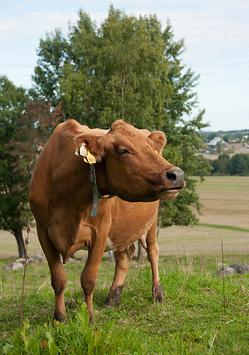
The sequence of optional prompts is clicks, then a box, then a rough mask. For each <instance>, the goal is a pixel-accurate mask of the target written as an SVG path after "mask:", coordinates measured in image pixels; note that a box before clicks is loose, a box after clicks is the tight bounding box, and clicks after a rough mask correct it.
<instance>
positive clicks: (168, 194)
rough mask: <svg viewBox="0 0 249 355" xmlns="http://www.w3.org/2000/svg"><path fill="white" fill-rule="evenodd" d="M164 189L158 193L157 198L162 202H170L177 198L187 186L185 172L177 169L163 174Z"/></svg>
mask: <svg viewBox="0 0 249 355" xmlns="http://www.w3.org/2000/svg"><path fill="white" fill-rule="evenodd" d="M163 185H164V186H163V187H161V188H160V189H159V190H158V191H157V197H158V198H159V199H161V200H170V199H173V198H175V197H176V196H177V194H178V192H179V191H180V190H181V189H183V188H184V187H185V185H186V183H185V180H184V172H183V171H182V170H181V169H180V168H177V167H174V168H172V169H170V170H167V171H165V172H164V173H163Z"/></svg>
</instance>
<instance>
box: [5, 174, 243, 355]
mask: <svg viewBox="0 0 249 355" xmlns="http://www.w3.org/2000/svg"><path fill="white" fill-rule="evenodd" d="M198 189H199V192H200V196H201V202H202V204H203V210H202V211H203V212H202V215H201V218H200V220H201V225H200V226H198V227H193V228H192V227H171V228H167V229H163V230H161V231H160V235H159V244H160V251H161V255H162V257H161V259H160V265H159V266H160V275H161V281H162V285H163V288H164V290H165V302H164V303H163V304H153V303H152V298H151V273H150V267H149V265H148V263H147V262H146V261H144V263H143V264H142V265H138V264H136V263H135V262H134V263H132V267H131V269H130V272H129V275H128V279H127V282H126V287H125V289H124V293H123V299H122V303H121V304H120V306H119V307H116V308H106V307H105V306H104V300H105V296H106V295H107V292H108V288H109V286H110V283H111V280H112V276H113V270H114V266H113V264H112V263H111V262H108V261H106V260H104V261H103V262H102V265H101V269H100V274H99V278H98V283H97V287H96V292H95V297H94V307H95V316H96V321H95V324H94V325H93V326H89V325H88V322H87V319H86V313H85V310H84V309H82V306H81V305H82V294H81V290H80V283H79V276H80V272H81V270H82V268H83V265H84V263H83V262H78V263H75V264H67V265H66V269H67V271H68V280H69V281H68V287H67V291H66V302H67V309H68V316H69V320H68V321H67V323H66V324H64V325H58V324H54V323H53V322H51V317H52V313H53V306H54V300H53V293H52V289H51V287H50V276H49V272H48V268H47V265H46V263H41V264H30V265H28V267H27V286H26V297H25V308H24V318H27V319H28V320H29V323H25V325H24V326H23V327H22V328H20V299H21V288H22V273H23V272H22V271H15V272H11V271H7V270H6V269H5V268H4V265H5V264H6V263H7V262H8V261H9V260H10V259H9V258H11V257H15V255H16V246H15V241H14V238H13V236H10V235H8V234H6V233H5V232H0V241H1V249H0V270H1V280H0V344H1V345H0V354H1V351H2V353H6V354H18V355H19V354H224V353H227V354H229V355H230V354H237V353H239V354H249V347H248V344H249V332H248V327H249V316H248V315H249V302H248V298H249V276H248V275H233V276H231V277H228V278H225V279H224V281H225V283H224V284H223V279H222V278H218V277H217V276H216V275H215V271H217V270H218V269H219V268H220V263H221V240H222V242H223V245H224V253H225V263H227V264H230V263H234V262H239V263H248V264H249V218H248V216H249V213H248V212H249V178H247V177H245V178H244V177H211V178H207V180H206V181H205V182H204V183H203V184H198ZM39 249H40V247H39V243H38V241H37V238H36V235H35V234H32V235H31V241H30V244H29V253H30V255H32V254H34V253H35V252H37V251H39ZM7 258H8V259H7ZM13 334H15V335H14V337H13Z"/></svg>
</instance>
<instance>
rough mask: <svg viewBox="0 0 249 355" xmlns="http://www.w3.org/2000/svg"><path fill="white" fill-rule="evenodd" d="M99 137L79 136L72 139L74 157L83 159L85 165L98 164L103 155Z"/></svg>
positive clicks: (91, 135) (90, 135)
mask: <svg viewBox="0 0 249 355" xmlns="http://www.w3.org/2000/svg"><path fill="white" fill-rule="evenodd" d="M100 138H101V136H97V135H93V134H79V135H77V136H76V137H74V144H75V146H76V152H75V154H76V155H79V156H81V157H82V158H83V160H84V161H85V162H86V163H89V164H94V163H96V162H100V161H101V158H102V156H103V155H104V149H103V146H102V144H101V140H100Z"/></svg>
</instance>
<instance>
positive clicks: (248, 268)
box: [230, 264, 249, 274]
mask: <svg viewBox="0 0 249 355" xmlns="http://www.w3.org/2000/svg"><path fill="white" fill-rule="evenodd" d="M230 267H232V268H233V269H234V270H236V272H237V273H238V274H247V273H249V265H247V264H231V265H230Z"/></svg>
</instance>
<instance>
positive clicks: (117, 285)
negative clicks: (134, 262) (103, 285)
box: [106, 244, 135, 306]
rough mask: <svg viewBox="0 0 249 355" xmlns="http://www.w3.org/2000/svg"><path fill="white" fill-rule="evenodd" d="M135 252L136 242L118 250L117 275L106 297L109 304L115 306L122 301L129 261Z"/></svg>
mask: <svg viewBox="0 0 249 355" xmlns="http://www.w3.org/2000/svg"><path fill="white" fill-rule="evenodd" d="M134 252H135V246H134V244H133V245H132V246H130V247H129V249H128V250H124V251H116V252H115V253H114V255H115V275H114V279H113V282H112V286H111V288H110V291H109V293H108V296H107V298H106V304H107V305H108V306H115V305H117V304H119V303H120V298H121V295H122V291H123V287H124V283H125V279H126V276H127V272H128V268H129V261H130V259H131V258H132V256H133V254H134Z"/></svg>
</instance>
